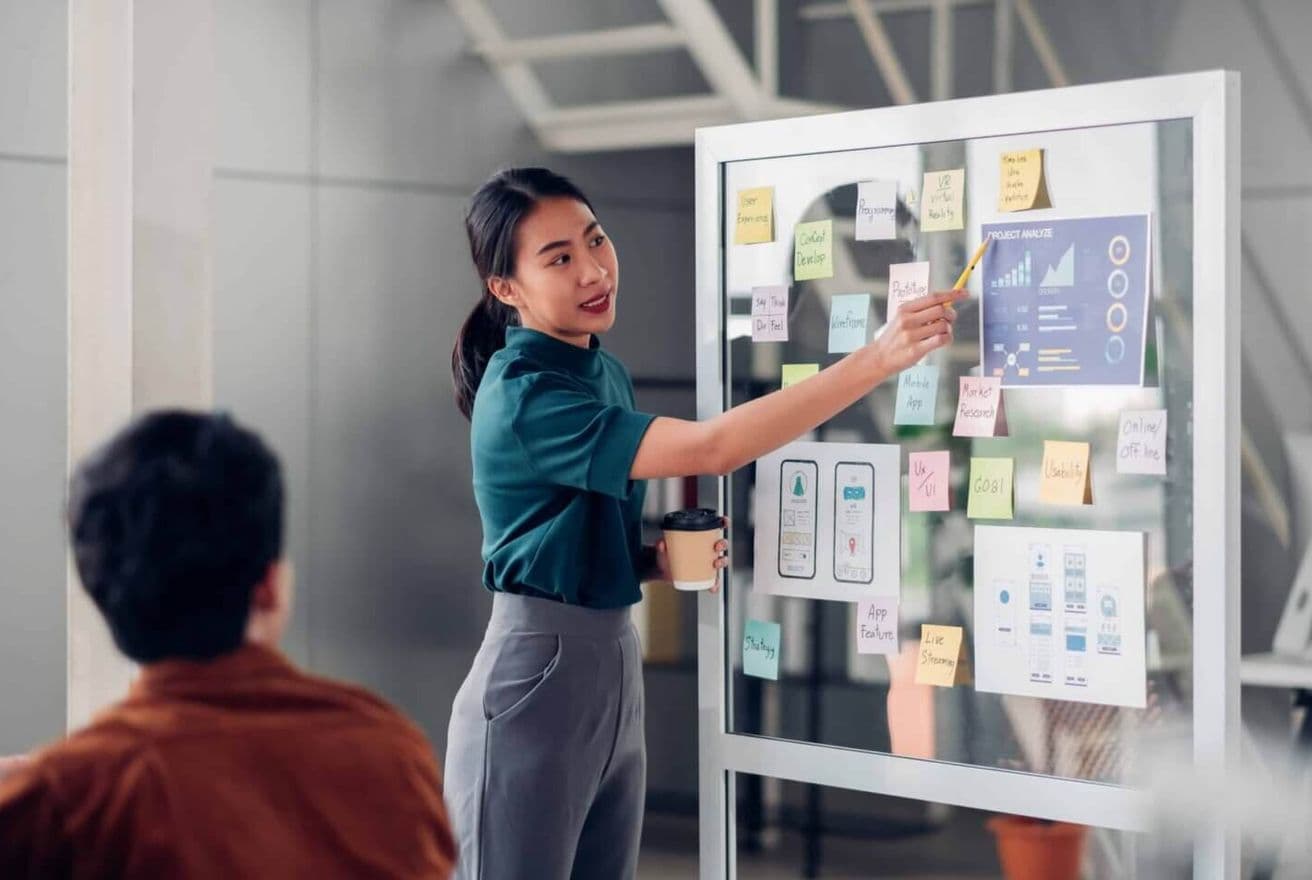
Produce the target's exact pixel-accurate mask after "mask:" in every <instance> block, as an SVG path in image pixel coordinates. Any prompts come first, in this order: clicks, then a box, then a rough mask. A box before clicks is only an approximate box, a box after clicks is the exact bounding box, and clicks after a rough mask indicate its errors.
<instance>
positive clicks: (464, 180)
mask: <svg viewBox="0 0 1312 880" xmlns="http://www.w3.org/2000/svg"><path fill="white" fill-rule="evenodd" d="M574 6H575V9H576V12H577V11H578V4H574ZM606 6H607V5H606V4H603V3H597V4H595V8H596V9H599V10H600V9H605V8H606ZM540 12H541V13H542V14H544V15H547V14H550V12H551V10H549V9H542V10H540ZM585 12H586V10H585ZM216 14H217V19H218V35H217V58H218V70H219V83H220V92H219V96H218V111H219V117H218V130H219V132H220V135H219V156H218V164H219V166H220V170H219V171H218V173H217V175H216V177H217V180H216V190H217V207H216V258H215V277H216V282H215V283H216V289H215V322H216V323H215V353H216V394H217V397H218V400H219V402H220V404H221V405H224V406H228V407H231V408H232V409H233V411H234V412H235V413H237V414H238V415H239V416H241V417H243V418H244V419H246V420H247V421H248V422H250V423H252V424H254V425H255V426H257V427H258V428H260V429H261V430H263V431H264V432H265V433H267V434H268V435H269V437H270V438H271V439H272V440H273V442H274V443H275V445H276V446H277V448H278V449H279V451H280V452H281V454H282V456H283V459H284V461H285V463H286V464H287V466H288V469H289V480H290V485H291V497H292V501H291V515H292V522H291V530H290V532H291V545H292V551H293V556H294V559H295V562H296V564H297V569H298V572H299V577H298V586H299V596H298V601H299V609H298V612H297V615H296V620H295V624H294V631H293V633H292V635H291V638H290V640H289V648H290V650H291V652H292V653H293V655H294V656H296V657H298V658H299V659H301V660H303V661H305V662H308V663H309V665H310V666H312V667H313V668H314V669H316V670H318V671H320V672H323V673H326V674H329V675H335V676H340V677H343V678H349V679H352V680H355V681H358V682H362V683H364V684H366V685H368V686H370V687H373V688H376V689H377V690H379V691H381V692H382V693H383V694H384V695H386V696H387V697H389V698H391V699H392V700H394V701H395V702H397V703H398V704H399V705H400V706H402V707H403V708H404V709H405V710H406V711H408V712H409V713H410V714H412V715H413V716H414V717H416V718H417V719H418V720H419V721H420V723H421V724H423V725H424V727H425V728H426V730H427V731H428V733H429V735H430V736H431V737H432V738H433V740H434V741H435V743H436V744H437V745H438V746H439V747H441V745H442V744H443V743H444V742H445V735H446V720H447V715H448V712H449V708H450V704H451V700H452V698H453V697H454V695H455V690H456V688H457V687H458V686H459V683H460V680H461V679H462V678H463V676H464V673H465V671H466V670H467V668H468V665H469V661H470V659H471V657H472V655H473V652H474V650H475V649H476V648H477V645H478V642H479V640H480V638H481V636H482V628H483V624H484V622H485V620H486V614H487V610H488V607H489V601H488V597H487V596H486V595H485V594H484V592H483V590H482V589H481V587H480V586H479V579H480V563H479V559H478V552H477V548H478V545H479V542H480V539H481V531H480V528H479V523H478V515H477V511H476V509H475V508H474V505H473V498H472V495H471V491H470V474H469V455H468V433H467V426H466V423H465V422H464V420H463V419H462V418H461V417H460V416H459V414H458V413H457V412H456V410H455V407H454V405H453V403H452V401H451V393H450V367H449V357H450V350H451V345H452V341H453V339H454V335H455V332H456V329H457V328H458V327H459V325H460V322H461V321H462V320H463V319H464V317H465V315H466V314H467V313H468V311H469V309H470V308H471V307H472V305H473V303H474V301H475V299H476V296H477V294H478V290H479V288H478V283H477V279H476V278H475V276H474V274H473V272H472V270H471V268H470V266H469V256H468V250H467V246H466V244H465V239H464V230H463V225H462V217H463V211H464V205H465V200H466V199H467V197H468V195H469V193H470V192H472V191H473V189H474V188H475V187H476V186H477V185H478V183H479V182H480V181H481V180H482V179H484V178H485V177H486V176H487V175H488V174H490V173H491V172H492V171H494V170H495V169H496V168H497V167H499V166H502V165H506V164H511V163H527V162H533V163H548V164H550V165H551V166H552V167H554V168H557V169H558V170H562V171H564V172H565V173H567V174H570V175H571V176H573V177H574V178H575V179H576V180H577V181H578V182H579V183H580V184H581V185H582V186H583V188H584V189H585V191H587V192H588V193H589V194H590V195H591V196H592V197H593V199H594V201H595V202H596V206H597V210H598V212H599V214H600V215H601V219H602V221H603V223H604V224H605V225H606V227H607V229H608V231H609V233H610V234H611V236H612V237H613V238H614V240H615V241H616V243H617V246H618V248H619V251H620V254H621V257H622V259H621V278H622V282H623V283H622V285H621V296H620V299H619V313H620V320H619V324H618V326H617V328H616V330H615V332H614V333H613V334H611V336H610V337H609V338H608V339H607V345H608V346H609V347H611V348H612V349H614V350H615V351H617V352H618V353H619V354H620V355H621V357H623V358H624V359H625V361H626V363H627V364H628V365H629V367H630V369H631V370H632V372H633V373H634V374H635V375H637V376H650V377H662V378H681V377H682V378H691V375H692V369H691V358H692V315H691V312H690V309H689V306H690V304H691V302H692V266H691V262H690V260H688V258H687V254H688V253H689V251H690V248H691V244H692V226H691V204H690V201H691V194H690V188H689V185H688V181H689V180H690V176H691V156H690V154H689V151H687V150H664V151H648V152H637V153H628V154H611V155H605V156H584V157H574V158H571V159H568V160H562V159H560V158H559V157H547V156H544V155H542V154H541V153H540V152H539V150H538V149H537V147H536V144H535V143H534V141H533V139H532V137H531V135H530V134H529V132H528V131H527V130H526V129H525V126H524V123H523V121H522V119H521V117H520V116H519V114H518V111H517V110H516V109H515V108H514V106H513V105H512V104H511V102H510V100H509V98H508V97H507V96H506V94H505V93H504V91H503V90H502V89H501V87H500V85H499V83H498V81H497V80H496V79H495V78H494V77H493V76H492V75H491V74H490V73H489V72H488V70H487V68H486V67H485V66H484V65H483V63H482V62H481V61H479V60H477V59H475V58H473V57H471V56H470V55H468V54H467V53H466V50H465V45H466V38H465V35H464V31H463V29H462V28H461V26H460V25H459V22H458V21H457V20H456V19H455V17H454V16H453V14H452V13H451V12H450V11H449V10H448V9H447V7H446V5H445V4H444V3H436V2H424V3H419V2H411V0H382V2H369V3H363V2H359V0H318V2H312V0H281V2H269V0H223V2H219V3H217V4H216ZM587 19H588V16H587V15H584V16H583V18H582V19H581V20H580V21H579V23H578V24H579V26H583V25H585V24H586V23H587ZM610 20H611V21H612V22H614V23H624V22H625V19H624V18H622V17H620V18H618V19H617V17H616V15H615V14H614V12H613V11H612V13H611V16H610ZM508 21H514V22H515V23H516V26H518V27H527V28H530V29H531V28H533V27H534V26H535V23H534V22H532V21H528V20H526V17H525V16H524V15H523V14H520V15H518V16H515V17H510V18H508ZM594 23H595V22H594ZM566 24H567V23H566ZM554 26H557V27H559V26H564V25H562V24H561V23H556V24H555V25H554ZM634 75H635V77H640V81H641V82H642V83H643V86H644V87H645V88H648V89H654V90H655V91H656V92H659V91H661V90H665V91H672V90H674V89H677V88H680V87H683V86H684V85H686V81H687V77H686V74H680V73H678V72H677V71H674V72H671V71H669V70H666V71H665V72H662V70H661V67H660V66H659V65H657V66H652V65H647V66H646V67H645V68H644V69H642V70H640V71H637V72H636V73H635V74H634ZM590 79H591V78H590V77H589V75H588V71H587V70H586V69H581V70H578V71H574V72H571V71H569V70H561V69H558V70H555V71H553V75H552V79H551V82H550V85H551V87H552V89H553V90H554V91H555V92H557V93H559V94H562V95H566V96H567V95H568V94H569V90H570V89H571V88H577V87H580V86H576V85H575V84H576V83H579V84H581V87H585V88H586V87H589V86H590V82H589V80H590ZM637 81H639V80H638V79H635V80H634V82H637ZM607 87H608V88H612V89H613V88H615V84H614V83H613V82H612V83H609V84H608V86H607ZM567 99H568V98H567V97H566V98H562V100H567ZM651 340H660V344H655V345H653V344H651ZM662 397H663V399H661V400H658V401H654V402H653V403H652V405H654V406H659V407H660V408H661V409H662V411H666V412H676V413H679V414H690V411H691V401H690V395H683V396H679V395H669V394H665V395H662ZM689 687H691V681H689Z"/></svg>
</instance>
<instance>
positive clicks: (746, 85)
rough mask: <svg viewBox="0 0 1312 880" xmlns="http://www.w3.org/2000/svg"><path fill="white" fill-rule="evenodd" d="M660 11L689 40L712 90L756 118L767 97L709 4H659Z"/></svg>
mask: <svg viewBox="0 0 1312 880" xmlns="http://www.w3.org/2000/svg"><path fill="white" fill-rule="evenodd" d="M659 3H660V6H661V9H663V10H664V11H665V14H666V15H667V16H669V19H670V21H672V22H674V26H675V27H677V28H679V30H681V31H682V32H683V35H684V36H685V37H686V38H687V40H688V51H689V52H690V53H691V54H692V57H693V60H694V61H696V62H697V66H698V67H699V68H701V72H702V75H703V76H705V77H706V81H707V82H708V83H710V85H711V88H712V89H714V90H715V91H716V92H718V93H719V94H721V95H725V96H727V97H728V98H729V100H730V101H732V102H733V105H734V106H735V107H736V108H737V109H738V111H739V112H740V113H742V114H743V115H744V116H745V117H747V118H754V117H755V116H756V114H757V112H758V109H759V107H760V105H761V103H762V102H763V100H764V95H763V94H762V92H761V88H760V86H759V84H758V83H757V81H756V74H755V73H754V72H753V71H752V68H751V67H750V66H749V65H748V63H747V60H746V59H745V58H743V53H742V52H740V51H739V50H738V44H737V43H735V42H734V39H733V35H732V34H730V33H729V30H728V29H727V28H726V27H725V26H724V22H723V21H722V20H721V19H720V14H719V13H718V12H716V11H715V8H714V7H713V6H711V4H710V3H709V2H707V0H659Z"/></svg>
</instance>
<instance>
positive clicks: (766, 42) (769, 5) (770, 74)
mask: <svg viewBox="0 0 1312 880" xmlns="http://www.w3.org/2000/svg"><path fill="white" fill-rule="evenodd" d="M755 24H756V75H757V78H758V79H759V80H760V82H761V91H763V92H764V93H765V94H766V96H767V97H770V98H773V97H775V96H776V95H778V94H779V0H756V21H755Z"/></svg>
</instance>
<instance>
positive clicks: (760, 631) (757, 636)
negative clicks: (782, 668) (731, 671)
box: [743, 620, 779, 681]
mask: <svg viewBox="0 0 1312 880" xmlns="http://www.w3.org/2000/svg"><path fill="white" fill-rule="evenodd" d="M743 674H744V675H752V676H755V677H757V678H768V679H770V680H771V681H778V680H779V624H777V623H770V622H768V621H763V620H748V621H747V628H746V629H745V630H744V631H743Z"/></svg>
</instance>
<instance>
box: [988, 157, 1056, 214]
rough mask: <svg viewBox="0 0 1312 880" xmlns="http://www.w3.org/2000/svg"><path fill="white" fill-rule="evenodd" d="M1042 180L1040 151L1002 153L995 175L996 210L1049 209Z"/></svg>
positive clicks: (1050, 203) (1049, 205)
mask: <svg viewBox="0 0 1312 880" xmlns="http://www.w3.org/2000/svg"><path fill="white" fill-rule="evenodd" d="M1051 207H1052V202H1051V201H1050V200H1049V198H1048V184H1047V181H1046V180H1044V177H1043V151H1042V150H1015V151H1013V152H1010V153H1003V154H1002V157H1001V160H1000V168H999V175H998V210H999V211H1028V210H1030V209H1032V208H1051Z"/></svg>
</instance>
